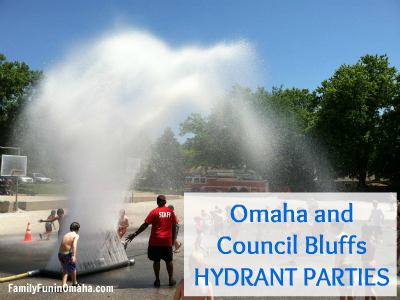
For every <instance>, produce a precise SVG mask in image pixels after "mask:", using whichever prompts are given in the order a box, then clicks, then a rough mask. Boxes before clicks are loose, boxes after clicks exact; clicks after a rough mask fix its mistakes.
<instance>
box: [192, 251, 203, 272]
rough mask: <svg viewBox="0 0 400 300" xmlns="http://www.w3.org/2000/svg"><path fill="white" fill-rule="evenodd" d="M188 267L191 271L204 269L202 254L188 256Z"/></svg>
mask: <svg viewBox="0 0 400 300" xmlns="http://www.w3.org/2000/svg"><path fill="white" fill-rule="evenodd" d="M189 267H190V268H193V269H199V270H203V269H204V267H205V263H204V256H203V253H201V252H193V253H192V254H191V255H190V256H189Z"/></svg>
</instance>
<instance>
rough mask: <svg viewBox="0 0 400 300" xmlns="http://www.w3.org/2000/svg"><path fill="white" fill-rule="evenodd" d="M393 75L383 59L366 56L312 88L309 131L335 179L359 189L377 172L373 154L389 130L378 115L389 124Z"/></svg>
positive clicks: (375, 157) (383, 56) (384, 57)
mask: <svg viewBox="0 0 400 300" xmlns="http://www.w3.org/2000/svg"><path fill="white" fill-rule="evenodd" d="M396 73H397V70H396V69H395V68H394V67H389V62H388V57H387V56H386V55H381V56H379V57H378V56H377V55H375V56H372V55H368V54H367V55H365V56H363V57H361V59H360V60H359V61H358V62H357V63H356V64H354V65H345V64H344V65H342V66H341V67H340V68H339V69H338V70H336V72H335V73H334V75H333V76H332V77H331V78H329V79H328V80H324V81H323V82H322V84H321V87H318V88H317V89H316V93H315V99H314V100H315V109H316V113H315V115H314V117H313V121H312V124H311V127H312V128H313V130H315V133H316V134H317V136H318V138H319V140H320V141H321V144H322V145H323V147H324V150H325V152H326V154H327V156H328V159H330V160H331V162H332V165H334V166H335V170H334V171H335V174H336V176H337V177H344V176H349V177H350V178H356V179H358V180H359V185H360V186H362V187H363V186H365V180H366V177H367V174H370V175H371V174H374V173H376V171H377V170H378V168H377V161H378V160H379V157H378V155H377V151H376V149H377V146H378V145H379V144H380V143H382V142H383V141H384V140H385V139H384V136H383V135H382V132H383V131H382V126H386V127H387V126H388V123H387V122H386V124H385V122H383V119H382V111H384V112H385V114H386V116H387V118H388V122H389V119H390V114H391V111H392V108H391V106H392V105H393V104H394V103H393V99H394V98H395V97H398V83H397V81H396V76H397V78H398V75H397V74H396ZM396 91H397V92H396ZM396 93H397V95H396ZM389 123H390V122H389ZM382 145H383V144H382ZM384 148H385V146H384ZM381 174H383V173H381Z"/></svg>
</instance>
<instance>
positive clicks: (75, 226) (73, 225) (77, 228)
mask: <svg viewBox="0 0 400 300" xmlns="http://www.w3.org/2000/svg"><path fill="white" fill-rule="evenodd" d="M79 228H81V225H79V223H78V222H73V223H72V224H71V226H70V227H69V230H71V231H73V230H79Z"/></svg>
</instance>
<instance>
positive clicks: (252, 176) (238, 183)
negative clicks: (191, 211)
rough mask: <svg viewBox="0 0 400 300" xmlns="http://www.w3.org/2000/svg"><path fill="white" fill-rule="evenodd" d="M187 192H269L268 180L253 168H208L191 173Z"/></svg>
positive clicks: (186, 185)
mask: <svg viewBox="0 0 400 300" xmlns="http://www.w3.org/2000/svg"><path fill="white" fill-rule="evenodd" d="M183 190H184V191H185V192H233V193H235V192H245V193H247V192H250V193H265V192H268V182H267V181H266V180H263V179H262V178H261V176H260V175H258V174H257V173H256V172H254V171H252V170H215V169H214V170H208V171H203V172H201V173H189V174H188V175H187V176H186V177H185V183H184V186H183Z"/></svg>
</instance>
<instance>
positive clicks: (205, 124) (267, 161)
mask: <svg viewBox="0 0 400 300" xmlns="http://www.w3.org/2000/svg"><path fill="white" fill-rule="evenodd" d="M311 100H312V95H311V94H310V93H309V91H308V90H300V89H295V88H293V89H286V90H283V89H282V87H280V88H273V90H272V92H271V93H270V92H267V91H265V90H264V88H258V90H257V91H256V92H255V93H251V90H250V89H249V88H243V87H241V86H240V85H235V86H234V87H233V88H232V90H231V91H230V92H229V93H228V94H227V95H225V96H224V97H221V98H220V99H218V101H217V104H216V105H215V106H214V107H213V109H212V112H211V114H210V115H209V116H207V117H205V118H202V117H201V116H200V115H199V114H192V115H191V116H189V117H188V118H187V119H186V121H185V122H184V123H182V124H181V133H180V134H181V135H184V134H187V133H192V134H194V136H193V137H190V138H188V139H187V141H186V142H185V144H184V149H185V151H187V153H188V154H189V155H190V162H191V163H192V165H191V167H197V166H202V167H210V168H244V167H246V168H247V169H252V170H255V171H257V172H258V173H260V174H261V175H263V177H264V178H266V179H267V180H268V181H269V183H270V186H271V187H272V189H273V190H277V189H279V188H280V187H282V186H283V185H289V186H290V187H291V188H293V189H294V190H297V191H303V190H310V189H311V185H312V184H313V182H314V181H313V179H314V177H315V176H314V166H313V164H312V159H310V151H307V150H308V145H309V143H308V142H307V141H306V140H307V137H306V134H307V133H306V131H305V130H306V128H307V127H308V120H309V115H310V114H311V112H310V110H311V106H310V103H311Z"/></svg>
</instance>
